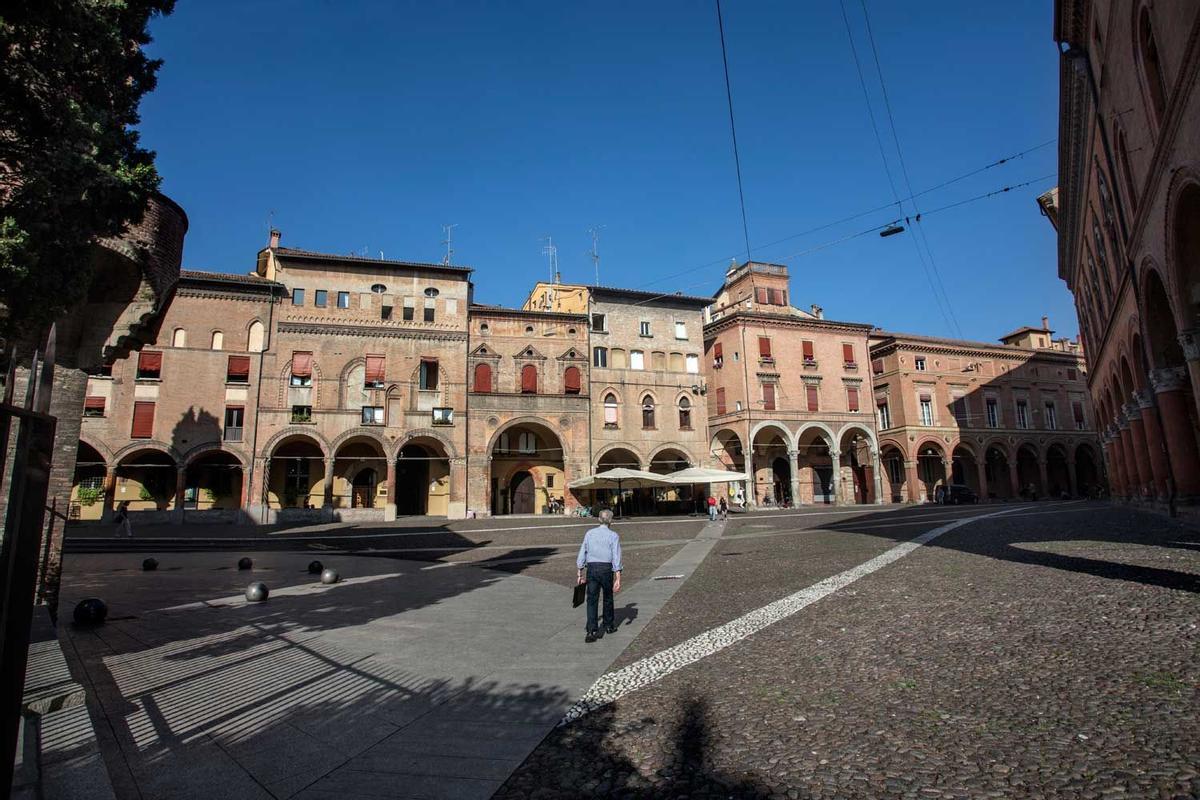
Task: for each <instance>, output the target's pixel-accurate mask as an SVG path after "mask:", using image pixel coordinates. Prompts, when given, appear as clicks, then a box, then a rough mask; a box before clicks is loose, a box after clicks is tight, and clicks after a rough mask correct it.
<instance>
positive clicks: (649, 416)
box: [642, 395, 654, 430]
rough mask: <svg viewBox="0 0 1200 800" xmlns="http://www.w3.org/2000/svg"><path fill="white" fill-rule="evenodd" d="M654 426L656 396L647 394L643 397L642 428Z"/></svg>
mask: <svg viewBox="0 0 1200 800" xmlns="http://www.w3.org/2000/svg"><path fill="white" fill-rule="evenodd" d="M653 427H654V398H653V397H651V396H650V395H646V396H645V397H643V398H642V428H644V429H647V430H649V429H652V428H653Z"/></svg>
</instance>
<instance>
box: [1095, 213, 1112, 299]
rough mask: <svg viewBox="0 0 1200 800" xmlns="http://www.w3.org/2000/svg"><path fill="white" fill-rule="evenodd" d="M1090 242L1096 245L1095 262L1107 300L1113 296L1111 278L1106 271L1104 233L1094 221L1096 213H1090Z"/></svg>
mask: <svg viewBox="0 0 1200 800" xmlns="http://www.w3.org/2000/svg"><path fill="white" fill-rule="evenodd" d="M1092 244H1093V245H1095V247H1096V263H1097V266H1098V267H1099V271H1100V279H1101V280H1103V281H1104V291H1105V293H1106V295H1107V296H1106V297H1105V301H1108V300H1109V299H1111V298H1112V296H1113V290H1112V279H1111V278H1110V277H1109V272H1108V247H1107V246H1106V245H1105V244H1104V233H1103V231H1101V230H1100V224H1099V223H1098V222H1096V215H1095V214H1093V215H1092Z"/></svg>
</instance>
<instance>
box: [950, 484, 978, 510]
mask: <svg viewBox="0 0 1200 800" xmlns="http://www.w3.org/2000/svg"><path fill="white" fill-rule="evenodd" d="M944 497H945V499H943V500H942V502H943V503H945V504H946V505H952V506H957V505H962V504H963V503H978V502H979V495H977V494H975V492H973V491H971V487H970V486H964V485H962V484H961V483H952V484H950V485H949V486H947V487H946V494H945V496H944Z"/></svg>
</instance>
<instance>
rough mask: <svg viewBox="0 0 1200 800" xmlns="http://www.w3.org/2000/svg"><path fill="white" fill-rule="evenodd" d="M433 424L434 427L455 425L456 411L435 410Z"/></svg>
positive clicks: (451, 409)
mask: <svg viewBox="0 0 1200 800" xmlns="http://www.w3.org/2000/svg"><path fill="white" fill-rule="evenodd" d="M433 424H434V425H453V424H454V409H453V408H435V409H433Z"/></svg>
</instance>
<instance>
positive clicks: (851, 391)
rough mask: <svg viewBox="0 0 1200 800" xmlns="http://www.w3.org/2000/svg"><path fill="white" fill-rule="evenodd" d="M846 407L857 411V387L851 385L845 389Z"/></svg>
mask: <svg viewBox="0 0 1200 800" xmlns="http://www.w3.org/2000/svg"><path fill="white" fill-rule="evenodd" d="M846 408H848V409H849V410H851V411H858V387H856V386H851V387H849V388H848V389H846Z"/></svg>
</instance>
